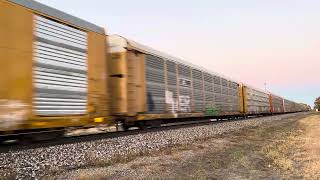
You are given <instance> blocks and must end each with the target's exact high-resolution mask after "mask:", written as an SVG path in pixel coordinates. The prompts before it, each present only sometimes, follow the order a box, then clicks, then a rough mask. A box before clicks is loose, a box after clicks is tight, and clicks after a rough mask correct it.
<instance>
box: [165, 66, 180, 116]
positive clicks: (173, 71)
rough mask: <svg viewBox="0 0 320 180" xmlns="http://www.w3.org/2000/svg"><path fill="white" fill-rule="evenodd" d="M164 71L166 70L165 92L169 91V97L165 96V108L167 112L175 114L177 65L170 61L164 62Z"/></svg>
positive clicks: (176, 109)
mask: <svg viewBox="0 0 320 180" xmlns="http://www.w3.org/2000/svg"><path fill="white" fill-rule="evenodd" d="M166 69H167V91H169V92H170V93H171V94H170V97H169V95H167V98H169V100H167V102H166V104H167V108H168V111H169V112H172V113H174V112H177V111H178V101H177V98H178V92H177V64H176V63H175V62H172V61H166Z"/></svg>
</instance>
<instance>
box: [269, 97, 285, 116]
mask: <svg viewBox="0 0 320 180" xmlns="http://www.w3.org/2000/svg"><path fill="white" fill-rule="evenodd" d="M271 98H272V108H273V109H272V112H273V113H280V112H283V104H282V103H283V100H282V98H281V97H278V96H275V95H271Z"/></svg>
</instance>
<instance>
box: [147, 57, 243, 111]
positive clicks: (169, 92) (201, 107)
mask: <svg viewBox="0 0 320 180" xmlns="http://www.w3.org/2000/svg"><path fill="white" fill-rule="evenodd" d="M164 70H165V72H164ZM165 77H166V78H167V79H165ZM146 79H147V92H148V94H147V99H148V100H147V102H148V113H167V112H169V113H185V112H206V109H207V108H209V109H211V108H212V107H213V108H214V109H217V110H218V112H221V113H222V114H223V113H228V112H233V113H235V112H239V92H238V91H239V88H238V86H239V85H238V84H237V83H235V82H231V81H228V80H226V79H224V78H221V77H219V76H216V75H212V74H210V73H207V72H202V71H200V70H198V69H193V68H192V67H189V66H186V65H183V64H178V63H175V62H173V61H170V60H163V59H161V58H158V57H154V56H152V55H146ZM166 108H167V109H166Z"/></svg>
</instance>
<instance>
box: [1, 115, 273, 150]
mask: <svg viewBox="0 0 320 180" xmlns="http://www.w3.org/2000/svg"><path fill="white" fill-rule="evenodd" d="M270 116H273V115H270ZM259 117H265V116H249V117H247V118H238V119H232V120H229V119H220V120H217V119H205V120H192V121H184V122H176V123H167V124H162V125H161V126H160V127H150V128H146V129H138V128H134V129H130V130H128V131H116V132H104V133H97V134H86V135H79V136H68V137H61V138H57V139H53V140H44V141H38V142H32V143H27V144H26V143H19V142H16V143H12V144H1V145H0V153H6V152H15V151H20V150H28V149H35V148H44V147H51V146H57V145H63V144H74V143H82V142H89V141H96V140H102V139H108V138H118V137H123V136H130V135H136V134H143V133H149V132H157V131H167V130H172V129H179V128H187V127H195V126H203V125H210V124H218V123H224V122H233V121H245V120H248V119H251V118H259ZM26 135H27V133H26Z"/></svg>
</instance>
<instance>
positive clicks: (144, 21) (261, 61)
mask: <svg viewBox="0 0 320 180" xmlns="http://www.w3.org/2000/svg"><path fill="white" fill-rule="evenodd" d="M38 1H39V2H42V3H44V4H46V5H49V6H52V7H55V8H57V9H59V10H62V11H64V12H67V13H69V14H72V15H75V16H77V17H80V18H82V19H85V20H88V21H90V22H92V23H94V24H97V25H99V26H102V27H104V28H106V30H107V33H108V34H120V35H122V36H124V37H127V38H129V39H132V40H135V41H137V42H140V43H142V44H145V45H148V46H151V47H153V48H155V49H157V50H160V51H163V52H166V53H168V54H170V55H173V56H176V57H178V58H182V59H184V60H185V61H188V62H191V63H193V64H196V65H199V66H203V67H205V68H206V69H210V70H212V71H215V72H218V73H220V74H224V75H226V76H228V77H231V78H233V79H236V80H239V81H241V82H245V83H247V84H250V85H252V86H254V87H257V88H260V89H265V88H266V89H267V90H268V91H271V92H273V93H274V94H277V95H280V96H282V97H285V98H287V99H290V100H294V101H297V102H302V103H307V104H309V105H312V106H313V102H314V100H315V98H316V97H318V96H320V78H319V71H320V21H319V19H320V11H319V7H320V1H318V0H303V1H302V0H281V1H279V0H268V1H261V0H242V1H238V0H224V1H220V0H175V1H174V0H161V1H150V0H136V1H132V0H121V1H110V0H106V1H101V0H90V1H88V0H68V1H63V0H38ZM265 84H266V86H265Z"/></svg>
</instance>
